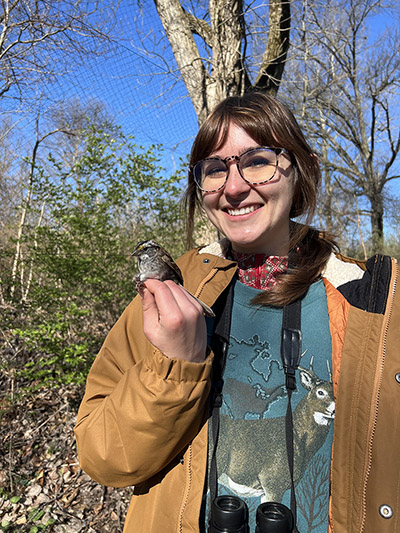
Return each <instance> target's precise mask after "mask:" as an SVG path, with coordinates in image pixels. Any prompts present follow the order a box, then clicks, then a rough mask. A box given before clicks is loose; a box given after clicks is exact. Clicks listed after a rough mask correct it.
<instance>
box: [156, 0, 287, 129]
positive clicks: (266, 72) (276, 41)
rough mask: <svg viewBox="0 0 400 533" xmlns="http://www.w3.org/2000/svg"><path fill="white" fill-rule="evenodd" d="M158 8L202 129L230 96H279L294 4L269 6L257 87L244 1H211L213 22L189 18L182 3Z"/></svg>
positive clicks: (275, 1)
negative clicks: (258, 93) (252, 93)
mask: <svg viewBox="0 0 400 533" xmlns="http://www.w3.org/2000/svg"><path fill="white" fill-rule="evenodd" d="M154 4H155V6H156V9H157V12H158V14H159V16H160V20H161V23H162V25H163V27H164V30H165V33H166V35H167V38H168V40H169V43H170V45H171V48H172V51H173V54H174V57H175V60H176V63H177V66H178V69H179V71H180V73H181V75H182V79H183V81H184V83H185V85H186V88H187V91H188V93H189V96H190V98H191V100H192V103H193V106H194V109H195V112H196V115H197V118H198V121H199V123H200V124H201V123H202V122H203V121H204V119H205V118H206V117H207V115H208V114H209V112H210V111H211V110H212V109H213V108H214V107H215V105H216V104H217V103H218V102H220V101H221V100H223V99H224V98H226V97H227V96H232V95H236V94H243V93H244V92H245V91H246V90H249V89H257V90H260V91H265V92H270V93H273V94H276V93H277V91H278V88H279V85H280V82H281V80H282V75H283V72H284V68H285V63H286V56H287V51H288V48H289V32H290V0H271V2H270V6H269V31H268V40H267V43H266V48H265V51H264V54H263V58H262V61H261V64H260V65H259V66H258V75H257V76H256V77H255V81H254V83H252V81H251V77H250V73H249V71H248V66H247V65H248V64H249V63H250V62H251V58H250V56H249V55H248V48H247V34H248V31H247V30H246V21H245V17H246V14H247V13H246V12H245V11H244V6H243V2H242V0H209V4H208V13H209V22H207V21H206V20H204V19H200V18H197V17H196V16H195V15H194V14H192V13H188V12H186V11H185V10H184V8H183V7H182V5H181V4H180V2H179V0H154ZM194 35H198V36H199V37H200V38H201V40H202V44H201V46H198V45H197V44H196V41H195V39H194ZM253 70H254V68H253Z"/></svg>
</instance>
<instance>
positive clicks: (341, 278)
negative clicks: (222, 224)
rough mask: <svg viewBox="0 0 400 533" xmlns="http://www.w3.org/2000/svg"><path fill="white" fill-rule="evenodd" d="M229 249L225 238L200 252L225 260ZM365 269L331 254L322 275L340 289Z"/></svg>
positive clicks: (349, 260) (361, 274)
mask: <svg viewBox="0 0 400 533" xmlns="http://www.w3.org/2000/svg"><path fill="white" fill-rule="evenodd" d="M228 249H229V241H228V239H226V238H223V239H221V240H219V241H215V242H213V243H211V244H208V245H207V246H205V247H204V248H201V249H200V250H199V254H210V255H215V256H216V257H220V258H225V257H226V253H227V251H228ZM364 271H365V269H363V268H361V267H360V266H359V263H355V262H353V261H352V260H351V259H347V260H346V258H342V257H339V256H337V255H336V254H333V253H332V254H331V256H330V258H329V259H328V262H327V264H326V266H325V269H324V271H323V273H322V275H323V277H324V278H326V279H327V280H328V281H329V282H330V283H332V285H333V286H334V287H339V286H340V285H343V284H344V283H347V282H348V281H353V280H355V279H361V278H362V277H363V275H364Z"/></svg>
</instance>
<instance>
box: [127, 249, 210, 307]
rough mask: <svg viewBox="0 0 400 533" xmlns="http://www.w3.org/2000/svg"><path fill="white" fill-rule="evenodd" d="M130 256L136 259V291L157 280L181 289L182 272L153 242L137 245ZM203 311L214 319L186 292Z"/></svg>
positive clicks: (200, 302) (202, 304)
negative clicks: (167, 282) (169, 281)
mask: <svg viewBox="0 0 400 533" xmlns="http://www.w3.org/2000/svg"><path fill="white" fill-rule="evenodd" d="M132 255H133V256H134V257H136V258H137V261H138V267H139V275H138V276H135V278H134V281H135V283H136V286H137V289H138V291H140V290H141V289H142V288H143V283H144V282H145V281H146V280H147V279H149V278H152V279H158V280H160V281H165V280H167V279H170V280H172V281H174V282H175V283H177V284H178V285H181V286H182V287H183V277H182V272H181V270H180V268H179V267H178V265H177V264H176V263H175V261H174V260H173V259H172V257H171V256H170V254H169V253H168V252H167V250H165V249H164V248H163V247H162V246H160V245H159V244H158V243H156V242H155V241H152V240H149V241H141V242H139V243H138V244H137V246H136V248H135V249H134V251H133V252H132ZM185 290H186V291H187V289H185ZM187 292H188V293H189V294H190V295H191V296H192V297H193V298H194V299H195V300H196V301H197V302H199V304H200V305H201V306H202V308H203V310H204V314H205V315H207V316H209V317H215V314H214V312H213V310H212V309H211V308H210V307H209V306H208V305H206V304H205V303H204V302H202V301H201V300H199V298H196V296H193V294H191V293H190V292H189V291H187Z"/></svg>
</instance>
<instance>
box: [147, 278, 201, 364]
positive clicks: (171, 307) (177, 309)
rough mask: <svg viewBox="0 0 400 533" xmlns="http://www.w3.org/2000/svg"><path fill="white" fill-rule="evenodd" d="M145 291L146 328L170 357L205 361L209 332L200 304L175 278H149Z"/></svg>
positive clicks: (151, 337) (155, 342) (149, 335)
mask: <svg viewBox="0 0 400 533" xmlns="http://www.w3.org/2000/svg"><path fill="white" fill-rule="evenodd" d="M145 286H146V288H145V289H144V291H143V294H142V308H143V329H144V333H145V335H146V337H147V338H148V339H149V341H150V342H151V343H152V344H153V345H154V346H156V347H157V348H158V349H159V350H161V351H162V352H163V353H164V354H165V355H166V356H167V357H172V358H177V359H187V360H189V361H196V362H200V361H203V360H204V357H205V352H206V345H207V340H206V339H207V335H206V326H205V319H204V316H203V309H202V307H201V305H200V304H199V303H198V302H197V301H196V300H195V299H194V298H193V297H192V296H191V295H190V294H189V293H188V292H187V291H186V290H185V289H184V288H183V287H181V286H179V285H176V284H175V283H174V282H173V281H165V282H160V281H158V280H154V279H151V280H150V279H149V280H147V281H146V283H145Z"/></svg>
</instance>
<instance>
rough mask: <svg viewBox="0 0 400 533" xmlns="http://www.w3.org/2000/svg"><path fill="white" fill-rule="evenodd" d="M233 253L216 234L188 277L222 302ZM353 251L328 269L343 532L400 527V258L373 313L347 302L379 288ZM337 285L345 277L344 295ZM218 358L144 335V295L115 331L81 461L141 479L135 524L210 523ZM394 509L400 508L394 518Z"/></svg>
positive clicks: (100, 361) (114, 479)
mask: <svg viewBox="0 0 400 533" xmlns="http://www.w3.org/2000/svg"><path fill="white" fill-rule="evenodd" d="M221 255H222V249H221V245H220V244H218V243H214V244H213V245H210V246H209V247H206V248H203V249H202V250H200V251H199V250H193V251H191V252H189V253H187V254H185V255H184V256H183V257H182V258H180V260H178V264H179V266H180V267H181V269H182V271H183V274H184V280H185V286H186V287H187V288H188V289H189V290H190V291H191V292H192V293H193V294H195V295H196V296H199V297H201V299H202V300H203V301H204V302H205V303H207V304H208V305H210V306H212V305H213V304H214V303H215V301H216V300H217V298H218V296H219V295H220V294H221V293H222V292H223V291H224V289H225V288H226V287H227V286H228V285H229V283H230V281H231V280H232V278H233V276H234V274H235V271H236V264H235V263H233V262H231V261H227V260H225V259H223V258H222V257H221ZM342 259H343V258H336V257H333V258H332V261H330V262H329V263H328V267H327V269H326V274H325V278H324V281H325V286H326V291H327V298H328V310H329V317H330V328H331V335H332V346H333V355H332V364H333V382H334V389H335V393H336V395H337V398H336V415H335V425H334V450H333V459H332V502H331V526H330V527H331V531H333V532H334V533H345V532H346V533H351V532H360V531H363V532H366V533H372V532H374V533H375V532H377V531H379V532H382V533H386V532H400V518H399V517H398V509H399V507H400V503H399V500H400V454H399V451H398V443H399V442H400V401H399V400H400V383H399V381H400V357H399V352H398V346H400V332H399V327H398V324H399V323H400V316H399V314H400V300H399V299H400V296H399V294H398V291H397V292H396V290H395V288H396V287H395V279H396V275H397V265H396V264H394V263H393V264H392V265H391V272H390V273H389V279H388V280H387V281H386V284H387V291H386V293H385V290H383V292H384V293H385V294H386V299H385V298H383V300H385V301H384V303H382V302H381V304H380V308H379V309H378V310H376V309H373V310H372V312H371V311H370V310H368V311H366V310H363V309H361V308H360V307H355V306H354V305H350V303H349V302H348V301H347V299H349V300H351V301H353V300H354V301H356V303H357V305H359V306H361V307H362V305H363V301H364V300H365V294H367V291H366V290H365V288H363V287H361V289H357V287H356V288H355V289H353V288H352V285H351V284H350V286H348V285H346V282H347V281H349V280H351V279H356V280H359V283H360V284H361V279H360V278H361V276H362V274H363V271H364V270H365V269H366V268H367V266H366V264H364V263H356V262H349V261H348V260H346V262H344V261H343V260H342ZM367 271H368V269H367ZM372 277H373V276H372ZM356 283H358V282H356ZM336 287H339V288H341V287H344V289H343V291H342V292H343V294H342V292H340V291H339V290H337V288H336ZM381 292H382V291H381ZM346 298H347V299H346ZM371 299H372V297H371V295H369V297H368V298H367V300H368V301H369V306H370V308H372V307H373V306H372V304H371ZM381 300H382V298H380V299H379V301H381ZM212 360H213V354H212V353H209V354H208V356H207V358H206V360H205V361H204V363H190V362H187V361H181V360H172V359H168V358H167V357H165V356H164V355H163V354H162V353H160V352H159V351H158V350H157V349H155V348H154V347H153V346H152V345H151V344H150V343H149V342H148V341H147V339H146V338H145V337H144V335H143V329H142V313H141V303H140V300H139V299H138V298H136V299H135V300H133V302H132V303H131V304H130V305H129V306H128V308H127V309H126V310H125V312H124V313H123V314H122V316H121V318H120V319H119V320H118V321H117V323H116V324H115V326H114V327H113V329H112V330H111V332H110V333H109V335H108V336H107V338H106V340H105V342H104V345H103V347H102V348H101V350H100V352H99V354H98V356H97V358H96V360H95V363H94V364H93V367H92V369H91V371H90V373H89V376H88V380H87V387H86V393H85V396H84V398H83V401H82V404H81V407H80V409H79V413H78V419H77V424H76V428H75V434H76V439H77V445H78V454H79V461H80V464H81V466H82V468H83V470H85V471H86V472H87V473H88V474H89V475H90V476H91V477H92V478H93V479H95V480H96V481H98V482H99V483H102V484H104V485H110V486H115V487H125V486H132V487H134V495H133V497H132V501H131V505H130V507H129V511H128V515H127V518H126V522H125V528H124V532H127V533H158V532H160V531H165V532H166V533H169V532H171V533H175V532H176V533H189V532H198V517H199V512H200V506H201V499H202V494H203V488H204V478H205V471H206V462H207V444H208V432H207V417H208V396H209V391H210V387H211V366H212ZM382 506H386V507H382ZM390 509H392V512H393V515H392V517H391V518H383V516H385V513H386V515H387V514H390Z"/></svg>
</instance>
